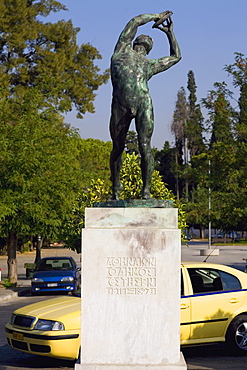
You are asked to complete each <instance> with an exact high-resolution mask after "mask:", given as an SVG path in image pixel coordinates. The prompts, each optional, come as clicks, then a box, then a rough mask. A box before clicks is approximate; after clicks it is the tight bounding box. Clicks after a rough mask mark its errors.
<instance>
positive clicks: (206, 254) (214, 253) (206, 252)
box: [200, 248, 220, 256]
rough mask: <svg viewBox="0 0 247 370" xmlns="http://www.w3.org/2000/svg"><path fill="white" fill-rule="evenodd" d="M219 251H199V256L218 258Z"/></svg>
mask: <svg viewBox="0 0 247 370" xmlns="http://www.w3.org/2000/svg"><path fill="white" fill-rule="evenodd" d="M219 254H220V251H219V249H218V248H215V249H212V248H208V249H201V250H200V256H219Z"/></svg>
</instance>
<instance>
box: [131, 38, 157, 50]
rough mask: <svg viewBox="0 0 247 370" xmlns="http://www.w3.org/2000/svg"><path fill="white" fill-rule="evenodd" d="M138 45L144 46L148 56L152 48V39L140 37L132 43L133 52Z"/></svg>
mask: <svg viewBox="0 0 247 370" xmlns="http://www.w3.org/2000/svg"><path fill="white" fill-rule="evenodd" d="M138 45H142V46H144V48H145V50H146V54H148V53H149V52H150V50H151V49H152V47H153V39H152V37H150V36H147V35H140V36H138V37H137V38H136V39H135V41H134V44H133V48H134V50H136V49H137V47H136V46H138Z"/></svg>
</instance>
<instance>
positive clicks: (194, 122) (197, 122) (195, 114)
mask: <svg viewBox="0 0 247 370" xmlns="http://www.w3.org/2000/svg"><path fill="white" fill-rule="evenodd" d="M187 88H188V90H189V92H190V94H189V98H188V100H189V118H188V120H187V122H186V129H185V134H186V137H187V138H188V149H189V151H190V157H192V156H194V155H197V154H200V153H202V152H204V150H205V145H204V142H203V120H204V119H203V115H202V112H201V107H200V105H199V104H196V101H197V97H196V89H197V86H196V82H195V77H194V72H193V71H189V72H188V83H187Z"/></svg>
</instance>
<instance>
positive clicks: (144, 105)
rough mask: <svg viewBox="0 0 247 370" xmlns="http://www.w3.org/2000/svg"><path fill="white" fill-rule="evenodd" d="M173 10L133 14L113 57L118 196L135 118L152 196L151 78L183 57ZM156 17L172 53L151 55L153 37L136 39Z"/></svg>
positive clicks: (146, 187)
mask: <svg viewBox="0 0 247 370" xmlns="http://www.w3.org/2000/svg"><path fill="white" fill-rule="evenodd" d="M171 15H172V12H171V11H166V12H163V13H160V14H141V15H138V16H137V17H134V18H132V19H131V20H130V21H129V22H128V24H127V25H126V26H125V28H124V30H123V31H122V33H121V34H120V36H119V39H118V41H117V44H116V46H115V49H114V54H113V56H112V58H111V80H112V86H113V96H112V107H111V119H110V134H111V138H112V142H113V149H112V152H111V157H110V167H111V180H112V199H118V196H119V192H120V190H121V184H120V169H121V165H122V153H123V150H124V147H125V139H126V135H127V133H128V130H129V126H130V123H131V120H132V119H133V118H134V119H135V125H136V131H137V135H138V144H139V150H140V154H141V170H142V180H143V189H142V198H143V199H149V198H150V182H151V178H152V174H153V167H154V160H153V156H152V152H151V145H150V142H151V136H152V133H153V126H154V116H153V105H152V100H151V97H150V94H149V90H148V84H147V82H148V80H149V79H150V78H151V77H152V76H153V75H155V74H157V73H160V72H163V71H165V70H166V69H168V68H170V67H171V66H173V65H174V64H176V63H177V62H179V60H180V59H181V54H180V49H179V45H178V43H177V40H176V38H175V36H174V33H173V22H172V19H171ZM150 21H154V22H155V23H154V25H153V28H158V29H160V30H161V31H163V32H165V33H166V35H167V38H168V41H169V44H170V56H169V57H162V58H159V59H148V58H146V55H147V54H148V53H149V52H150V50H151V49H152V46H153V40H152V38H151V37H149V36H146V35H140V36H138V37H137V38H136V39H135V41H134V43H133V46H132V41H133V39H134V37H135V35H136V32H137V29H138V27H139V26H142V25H144V24H146V23H148V22H150Z"/></svg>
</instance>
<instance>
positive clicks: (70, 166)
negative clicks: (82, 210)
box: [0, 88, 81, 283]
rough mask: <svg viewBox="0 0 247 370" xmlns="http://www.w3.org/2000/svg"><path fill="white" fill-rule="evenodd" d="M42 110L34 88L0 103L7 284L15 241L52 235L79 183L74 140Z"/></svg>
mask: <svg viewBox="0 0 247 370" xmlns="http://www.w3.org/2000/svg"><path fill="white" fill-rule="evenodd" d="M42 105H43V95H42V94H40V93H39V92H38V91H36V89H35V88H32V89H30V90H29V91H27V92H26V94H23V96H22V98H21V97H20V96H17V97H15V96H12V97H11V98H9V97H8V96H7V97H6V98H2V100H1V101H0V231H1V236H4V237H6V238H7V240H8V278H9V280H10V281H12V282H13V283H16V281H17V270H16V246H17V239H18V237H21V236H23V235H41V236H42V238H43V237H52V236H54V235H56V233H57V230H58V228H59V227H60V226H61V224H62V223H63V221H64V220H65V219H66V218H67V214H68V211H69V210H70V208H71V204H72V202H73V201H74V199H75V196H76V195H77V192H78V188H79V187H80V183H81V181H80V177H81V176H80V174H81V172H80V163H79V144H80V138H79V135H78V134H77V133H76V132H75V131H73V130H72V129H70V127H69V126H68V125H65V124H64V123H63V119H62V118H61V117H60V116H59V115H57V113H56V112H54V111H53V110H50V109H46V110H44V109H40V107H42Z"/></svg>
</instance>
